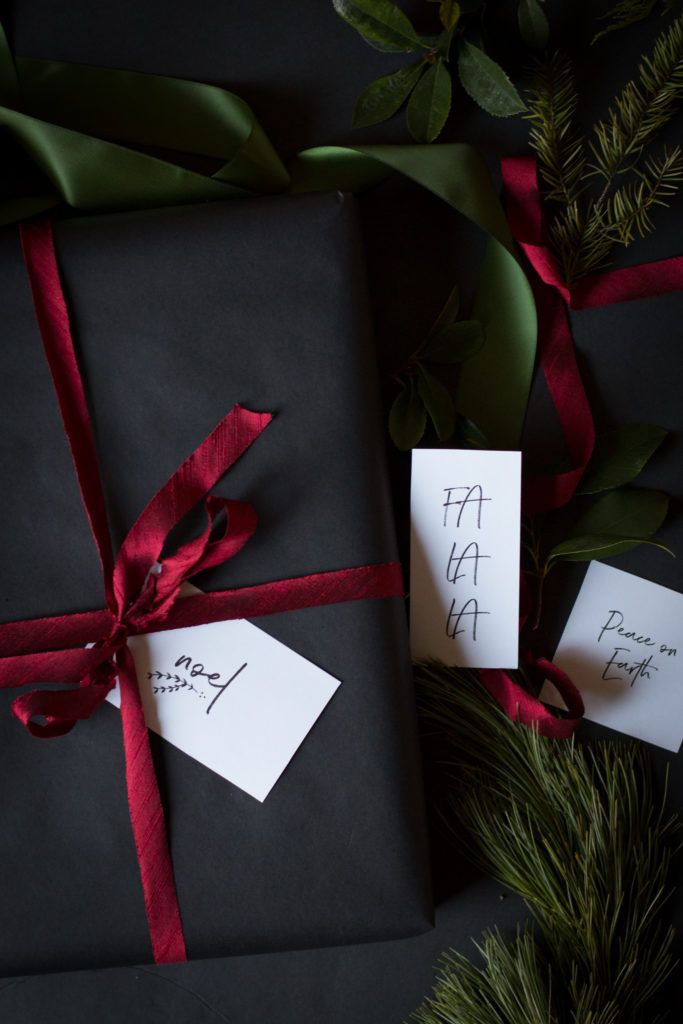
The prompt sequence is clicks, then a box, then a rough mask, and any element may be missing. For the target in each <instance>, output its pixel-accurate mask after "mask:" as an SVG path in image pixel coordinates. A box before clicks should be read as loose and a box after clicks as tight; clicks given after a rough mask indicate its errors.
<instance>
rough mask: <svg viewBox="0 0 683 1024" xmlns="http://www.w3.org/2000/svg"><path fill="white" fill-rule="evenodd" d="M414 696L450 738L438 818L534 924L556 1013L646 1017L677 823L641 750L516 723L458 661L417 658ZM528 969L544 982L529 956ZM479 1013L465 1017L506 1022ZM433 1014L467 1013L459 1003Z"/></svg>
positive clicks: (658, 964) (666, 952)
mask: <svg viewBox="0 0 683 1024" xmlns="http://www.w3.org/2000/svg"><path fill="white" fill-rule="evenodd" d="M418 694H419V698H420V703H421V709H422V716H423V720H424V722H425V723H426V725H427V727H428V728H429V729H430V730H431V731H432V732H434V733H436V734H437V735H438V736H439V737H440V738H441V740H442V742H443V745H444V752H443V760H444V764H445V766H446V771H447V776H448V781H449V791H450V800H449V804H448V812H447V814H446V815H445V817H446V820H447V822H448V824H449V825H450V827H452V828H454V830H455V831H456V832H457V836H458V841H459V842H461V843H462V841H463V835H464V839H465V843H466V845H467V846H468V847H469V850H470V853H471V855H472V856H473V858H474V859H475V861H476V862H477V863H479V865H480V866H481V867H482V868H483V869H484V870H485V871H487V872H488V873H490V874H491V875H493V876H494V877H495V878H497V879H499V880H500V881H501V882H503V883H504V884H506V885H509V886H510V887H511V888H513V889H514V890H515V891H517V892H518V893H520V894H521V895H522V896H523V897H524V899H525V900H526V902H527V904H528V906H529V908H530V910H531V912H532V913H533V915H534V917H535V918H536V920H537V921H538V923H539V925H540V927H541V929H542V932H543V937H544V940H545V948H546V949H547V952H548V964H549V972H550V973H549V977H550V982H551V983H552V984H551V991H552V1009H553V1011H554V1012H555V1013H556V1014H557V1015H558V1018H559V1019H562V1020H563V1021H571V1022H573V1024H584V1022H586V1021H591V1024H636V1022H640V1021H643V1020H646V1019H648V1018H647V1017H646V1016H645V1013H646V1010H647V1008H648V1006H649V1003H650V1002H651V1000H652V998H653V996H654V995H655V994H656V993H657V992H658V991H659V989H660V987H661V985H662V984H663V982H664V981H665V980H666V978H667V977H668V976H669V974H670V973H671V971H672V970H673V968H674V966H675V965H674V962H673V957H672V952H671V946H672V941H673V932H672V930H671V929H670V928H666V927H665V926H664V925H663V923H662V922H661V920H660V915H661V911H662V908H663V906H664V904H665V902H666V899H667V898H668V895H669V891H670V890H669V889H668V888H667V876H668V872H669V867H670V862H671V859H672V856H673V853H674V847H675V845H676V843H677V841H678V830H679V825H678V823H677V821H676V820H675V819H671V818H667V817H666V816H665V812H664V808H663V802H660V803H659V805H658V803H657V800H656V797H655V794H654V790H653V785H652V780H651V775H650V769H649V763H648V761H647V760H646V758H645V756H644V754H643V752H642V750H641V748H640V747H639V746H637V745H636V744H631V745H626V744H607V743H599V744H595V745H594V746H593V747H586V746H583V745H581V744H579V743H577V742H575V741H560V742H557V741H552V740H547V739H544V738H543V737H540V736H539V735H538V734H537V733H536V732H535V731H532V730H530V729H527V728H524V727H521V726H519V725H517V724H515V723H513V722H511V721H510V719H509V718H507V716H506V715H505V714H504V713H503V712H502V711H501V709H500V708H499V707H498V706H497V705H496V704H495V703H494V702H493V701H492V700H491V698H490V697H489V696H488V694H487V693H486V692H485V691H484V689H483V687H482V686H481V684H480V683H479V681H478V679H477V677H476V675H475V674H474V673H472V672H469V671H466V670H462V669H456V668H452V669H451V668H446V667H444V666H440V665H437V664H430V665H425V666H420V667H419V668H418ZM513 952H514V951H513ZM511 955H513V954H511ZM460 970H461V966H460V967H458V972H459V971H460ZM536 973H537V971H536ZM525 979H526V984H528V985H530V986H536V985H537V983H538V979H537V978H536V976H535V974H534V970H532V969H531V967H530V965H529V964H527V967H526V969H525ZM480 980H481V979H480ZM458 998H460V997H458ZM453 1006H454V1007H456V1008H457V1009H458V1012H460V1009H459V1008H460V1006H461V1003H458V1002H457V1001H456V1002H454V1003H453ZM487 1013H488V1010H486V1012H485V1011H484V1010H482V1011H481V1014H480V1015H479V1016H476V1015H475V1013H474V1011H471V1012H470V1013H469V1016H466V1015H465V1014H464V1013H463V1014H462V1020H463V1021H464V1022H466V1024H470V1021H471V1022H472V1024H475V1022H476V1024H488V1022H489V1020H491V1021H493V1020H499V1019H501V1018H500V1017H498V1018H496V1017H495V1016H491V1015H488V1016H487ZM418 1019H419V1018H418ZM423 1019H424V1021H425V1024H427V1022H429V1024H431V1022H430V1018H429V1017H428V1016H426V1017H424V1018H423ZM432 1019H435V1020H443V1021H449V1020H453V1021H458V1024H460V1020H461V1018H460V1017H458V1016H457V1014H456V1013H455V1011H453V1015H452V1017H448V1016H444V1015H442V1017H441V1018H439V1017H438V1016H437V1017H435V1018H434V1017H433V1018H432ZM502 1019H505V1018H502ZM517 1019H518V1018H515V1017H512V1018H511V1020H513V1021H514V1022H515V1024H516V1021H517ZM529 1019H531V1020H533V1019H534V1018H533V1017H530V1018H529ZM546 1019H550V1020H552V1017H551V1016H550V1013H548V1015H547V1018H546Z"/></svg>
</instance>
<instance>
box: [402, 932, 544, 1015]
mask: <svg viewBox="0 0 683 1024" xmlns="http://www.w3.org/2000/svg"><path fill="white" fill-rule="evenodd" d="M476 948H477V950H478V951H479V953H480V954H481V956H482V958H483V960H484V965H483V967H481V968H479V967H475V966H473V964H471V963H470V961H469V960H468V959H467V957H465V956H462V955H461V954H451V955H446V956H444V957H443V960H442V962H441V969H440V975H439V979H438V981H437V984H436V988H435V990H434V995H433V996H432V998H431V999H427V1000H426V1001H425V1003H424V1004H423V1006H421V1007H420V1009H419V1010H417V1011H416V1012H415V1013H414V1014H413V1015H412V1017H413V1020H415V1021H416V1022H417V1024H500V1022H501V1021H505V1022H506V1024H557V1017H556V1016H555V1015H554V1014H552V1012H551V1011H550V1010H549V1003H550V991H549V983H548V982H549V978H548V967H547V964H545V963H544V960H543V958H542V956H541V953H540V951H539V949H538V946H537V945H536V942H535V941H534V938H533V934H532V932H531V931H530V930H529V929H525V930H524V931H521V932H518V934H517V938H516V939H515V940H514V941H513V942H511V943H508V942H505V941H504V940H503V939H502V938H501V936H500V934H499V933H498V932H489V933H486V934H485V935H484V938H483V941H482V945H481V946H479V945H477V947H476Z"/></svg>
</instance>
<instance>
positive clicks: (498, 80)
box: [332, 0, 548, 142]
mask: <svg viewBox="0 0 683 1024" xmlns="http://www.w3.org/2000/svg"><path fill="white" fill-rule="evenodd" d="M430 2H432V3H433V0H430ZM332 3H333V6H334V9H335V11H336V12H337V14H339V16H340V17H341V18H343V19H344V20H345V21H346V22H348V24H349V25H351V26H352V27H353V28H354V29H355V30H356V31H357V32H358V33H359V34H360V35H361V36H362V37H363V38H364V39H365V41H366V42H367V43H369V44H370V46H374V47H375V48H376V49H379V50H384V51H387V52H394V53H408V54H411V55H412V56H413V58H414V62H413V63H412V64H408V65H407V66H404V67H401V68H399V69H398V70H397V71H394V72H393V73H392V74H390V75H384V76H383V77H382V78H378V79H377V80H376V81H374V82H371V83H370V85H368V86H366V88H365V89H364V90H363V92H362V93H361V94H360V96H359V98H358V101H357V103H356V109H355V112H354V118H353V123H354V127H356V128H365V127H369V126H370V125H373V124H378V123H379V122H380V121H385V120H387V118H389V117H392V116H393V115H394V114H395V113H396V112H397V111H398V110H399V109H400V108H401V107H402V106H403V104H404V103H405V104H406V105H407V106H406V123H407V126H408V130H409V132H410V134H411V135H412V136H413V138H414V139H416V141H418V142H433V141H434V139H436V138H437V137H438V136H439V135H440V134H441V131H442V130H443V128H444V125H445V124H446V121H447V119H448V116H449V113H450V110H451V105H452V100H453V81H452V78H451V70H450V64H451V62H453V63H455V65H456V67H457V74H458V79H459V81H460V85H461V86H462V88H463V89H464V90H465V92H466V93H468V94H469V96H471V98H472V99H473V100H474V101H475V102H476V103H478V104H479V106H481V107H482V108H483V109H484V110H486V111H487V112H488V113H489V114H492V115H494V116H495V117H510V116H512V115H513V114H518V113H520V112H521V111H523V110H524V109H525V106H524V102H523V100H522V98H521V96H520V95H519V93H518V92H517V89H516V88H515V86H514V85H513V84H512V82H511V81H510V79H509V78H508V76H507V75H506V74H505V72H504V71H503V69H502V68H501V67H500V65H499V64H497V63H496V61H495V60H493V59H492V58H491V57H490V56H489V55H488V53H487V52H486V46H485V44H482V45H475V44H474V43H473V42H472V38H471V37H472V35H475V37H476V38H477V39H478V41H480V40H481V39H484V38H485V36H486V32H485V15H486V8H487V5H486V3H485V2H484V0H481V2H474V3H470V4H468V5H467V6H465V5H464V4H461V3H458V2H457V0H438V27H439V32H438V35H435V36H422V35H420V34H419V33H418V32H417V30H416V29H415V28H414V26H413V24H412V22H411V21H410V19H409V18H408V17H407V15H406V14H405V13H404V12H403V11H402V10H401V8H400V7H398V6H397V4H396V3H394V0H332ZM542 3H544V0H519V7H518V10H519V26H520V32H521V34H522V37H523V38H524V39H525V41H526V42H527V43H528V45H530V46H533V47H536V48H542V47H543V46H544V45H545V42H546V41H547V35H548V23H547V20H546V18H545V14H544V13H543V10H542V8H541V4H542ZM415 58H417V59H416V60H415Z"/></svg>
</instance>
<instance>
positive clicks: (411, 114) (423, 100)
mask: <svg viewBox="0 0 683 1024" xmlns="http://www.w3.org/2000/svg"><path fill="white" fill-rule="evenodd" d="M450 109H451V76H450V72H449V70H448V68H447V67H446V65H445V64H444V62H443V61H442V60H441V59H440V58H439V59H438V60H437V61H436V62H435V63H434V64H432V66H431V67H430V68H429V70H428V71H427V72H426V73H425V74H424V75H423V76H422V78H421V79H420V81H419V82H418V83H417V85H416V86H415V88H414V89H413V93H412V95H411V97H410V100H409V101H408V111H407V123H408V131H409V132H410V134H411V135H412V136H413V138H414V139H415V140H416V141H417V142H433V141H434V139H435V138H436V137H437V135H438V134H439V132H440V131H441V129H442V128H443V126H444V124H445V123H446V118H447V117H448V112H449V110H450Z"/></svg>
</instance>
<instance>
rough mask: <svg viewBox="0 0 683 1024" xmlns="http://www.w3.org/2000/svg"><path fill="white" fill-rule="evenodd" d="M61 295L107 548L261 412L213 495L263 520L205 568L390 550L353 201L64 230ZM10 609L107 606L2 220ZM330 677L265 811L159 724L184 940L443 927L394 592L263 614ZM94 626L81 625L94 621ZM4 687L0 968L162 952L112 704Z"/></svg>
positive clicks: (266, 625) (243, 206)
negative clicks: (60, 714) (435, 910)
mask: <svg viewBox="0 0 683 1024" xmlns="http://www.w3.org/2000/svg"><path fill="white" fill-rule="evenodd" d="M55 239H56V244H57V250H58V255H59V264H60V270H61V275H62V281H63V287H64V291H65V294H66V298H67V301H68V305H69V310H70V314H71V319H72V326H73V333H74V337H75V343H76V347H77V351H78V356H79V361H80V366H81V372H82V377H83V380H84V382H85V387H86V391H87V396H88V402H89V408H90V415H91V419H92V423H93V426H94V430H95V435H96V444H97V449H98V455H99V461H100V468H101V474H102V478H103V481H104V487H105V492H106V500H107V505H108V513H109V519H110V524H111V530H112V534H113V537H114V540H115V542H116V543H117V544H118V543H120V542H121V540H122V538H123V537H124V536H125V534H126V532H127V531H128V529H129V528H130V526H131V524H132V523H133V522H134V520H135V518H136V517H137V516H138V514H139V513H140V511H141V510H142V509H143V507H144V506H145V505H146V503H147V502H148V501H149V499H150V498H151V497H152V495H153V494H154V493H155V492H156V491H157V490H158V489H159V487H160V486H161V485H162V484H163V483H164V482H165V481H166V480H167V478H168V477H169V476H170V475H171V473H173V472H174V470H175V469H177V467H178V466H179V465H180V464H181V462H182V461H183V459H184V458H185V457H186V456H187V455H188V454H189V453H190V452H192V451H193V450H194V449H195V448H196V447H197V445H198V444H199V443H200V442H201V441H202V440H203V438H204V437H205V436H206V434H207V433H208V432H209V431H210V430H211V428H212V427H213V426H215V424H216V422H217V421H218V420H220V419H221V418H222V417H223V416H224V415H225V414H226V413H227V412H228V411H229V410H230V408H231V407H232V406H233V405H234V404H235V403H237V402H239V403H241V404H242V405H245V406H247V407H249V408H252V409H256V410H270V411H272V412H274V413H275V416H274V419H273V422H272V423H271V425H270V426H269V428H268V430H267V432H266V434H265V435H264V437H263V439H261V440H260V441H259V443H258V444H257V445H255V446H254V447H253V449H251V450H250V452H249V455H248V458H244V459H242V460H241V461H240V462H238V463H237V464H236V465H235V466H234V467H233V468H232V469H231V471H230V473H229V476H227V477H226V479H225V481H223V482H222V483H221V484H219V486H218V487H217V489H216V492H217V493H221V494H226V495H229V496H230V497H232V498H239V499H242V500H247V501H250V502H252V503H253V504H254V505H255V507H256V509H257V511H258V516H259V529H258V532H257V533H256V535H255V536H254V537H253V538H252V540H251V541H250V543H249V545H248V546H247V547H246V548H245V550H244V552H242V553H241V554H240V556H239V557H238V558H235V559H233V560H231V561H230V562H228V563H225V564H224V565H222V566H219V567H218V568H216V569H212V570H210V571H209V572H208V573H205V574H203V576H202V577H201V578H200V579H199V580H198V581H197V582H198V584H199V585H200V586H201V587H202V588H204V589H206V590H209V591H211V590H217V589H222V588H226V587H238V586H248V585H252V584H256V583H262V582H265V581H269V580H276V579H283V578H288V577H293V576H301V575H303V574H306V573H316V572H320V571H323V570H330V569H343V568H347V567H352V566H358V565H365V564H368V563H381V562H387V561H391V560H394V559H395V557H396V552H395V542H394V535H393V522H392V512H391V507H390V502H389V495H388V488H387V481H386V477H385V470H384V463H383V450H382V449H383V434H382V422H381V417H380V415H379V410H378V407H377V396H376V393H375V380H374V370H373V355H372V344H371V339H370V336H369V330H368V314H367V307H366V300H365V295H364V281H363V274H362V260H361V258H360V256H359V247H358V239H357V234H356V225H355V215H354V210H353V206H352V202H351V200H349V199H348V198H346V197H342V196H340V195H337V194H325V195H316V196H305V197H293V198H292V197H288V198H278V199H268V200H247V201H240V202H233V203H227V204H217V203H216V204H206V205H204V206H201V207H178V208H174V209H168V210H161V211H148V212H143V213H129V214H117V215H110V216H106V217H91V218H84V219H79V220H70V221H64V222H61V223H59V224H57V225H56V227H55ZM0 265H2V268H3V275H2V283H1V284H0V293H1V294H2V299H3V308H4V313H5V334H4V343H3V346H2V349H1V351H0V396H1V397H0V401H1V406H0V407H1V408H2V432H1V433H0V474H1V476H2V481H3V484H2V502H1V504H0V528H1V531H2V539H3V544H2V553H1V555H0V565H1V566H2V606H1V608H0V622H11V621H15V620H18V619H27V618H34V617H38V616H45V615H57V614H65V613H71V612H76V611H83V610H87V609H91V608H101V607H102V605H103V595H102V582H101V573H100V571H99V566H98V562H97V555H96V552H95V548H94V546H93V542H92V537H91V535H90V532H89V529H88V524H87V520H86V515H85V511H84V509H83V506H82V504H81V500H80V495H79V492H78V486H77V483H76V479H75V476H74V472H73V466H72V463H71V459H70V454H69V448H68V444H67V440H66V437H65V434H64V430H63V427H62V424H61V420H60V417H59V411H58V408H57V404H56V400H55V394H54V388H53V385H52V381H51V379H50V374H49V371H48V367H47V364H46V360H45V356H44V353H43V349H42V345H41V341H40V336H39V333H38V329H37V326H36V320H35V315H34V310H33V306H32V302H31V296H30V290H29V284H28V280H27V277H26V270H25V267H24V264H23V261H22V256H21V251H20V246H19V239H18V235H17V232H16V230H15V229H6V230H4V231H3V232H2V234H1V235H0ZM257 624H258V626H259V627H260V628H262V629H264V630H266V632H268V633H270V634H271V635H272V636H274V637H276V638H277V639H278V640H280V641H281V642H283V643H285V644H286V645H287V646H289V647H290V648H292V649H293V650H294V651H296V652H297V653H298V654H300V655H302V656H303V657H305V658H307V659H309V660H310V661H311V662H313V663H314V664H315V665H318V666H320V667H321V668H322V669H324V670H326V671H327V672H329V673H330V674H331V675H333V676H335V677H336V678H338V679H340V680H341V683H342V684H341V687H340V688H339V690H338V692H337V694H336V695H335V697H334V699H333V701H332V702H331V703H330V705H329V706H328V707H327V709H326V710H325V711H324V713H323V715H322V717H321V718H320V720H319V721H318V722H317V723H316V725H315V726H314V728H313V730H312V731H311V733H310V734H309V735H308V737H307V738H306V740H305V741H304V743H303V745H302V747H301V748H300V749H299V751H298V752H297V754H296V755H295V757H294V759H293V761H292V762H291V764H290V766H289V768H288V769H287V770H286V772H285V774H284V775H283V776H282V778H281V779H280V781H279V782H278V783H277V785H276V786H275V788H274V790H273V791H272V793H271V794H270V795H269V796H268V798H267V799H266V801H265V802H264V803H259V802H257V801H256V800H254V799H253V798H252V797H250V796H248V795H247V794H245V793H243V792H242V791H241V790H239V789H237V788H236V787H235V786H233V785H231V784H230V783H229V782H226V781H225V780H224V779H222V778H220V777H219V776H218V775H216V774H214V773H213V772H211V771H209V770H208V769H207V768H205V767H203V766H202V765H201V764H199V763H198V762H197V761H195V760H193V759H191V758H189V757H187V756H186V755H185V754H183V753H181V752H180V751H178V750H177V749H175V748H174V747H172V746H170V745H169V744H167V743H165V742H164V741H162V740H159V739H158V738H157V737H155V736H152V746H153V751H154V758H155V765H156V770H157V777H158V780H159V785H160V789H161V793H162V797H163V801H164V805H165V808H166V815H167V826H168V832H169V839H170V846H171V854H172V859H173V865H174V870H175V876H176V882H177V887H178V896H179V902H180V907H181V912H182V917H183V924H184V930H185V937H186V941H187V948H188V955H189V956H190V957H191V958H194V957H207V956H218V955H226V954H235V953H247V952H265V951H270V950H280V949H292V948H306V947H315V946H322V945H334V944H342V943H350V942H359V941H371V940H376V939H388V938H393V937H399V936H406V935H411V934H416V933H418V932H421V931H424V930H426V929H427V928H428V927H429V926H430V914H431V911H430V904H429V886H428V880H427V869H426V852H425V847H424V822H423V811H422V793H421V783H420V774H419V761H418V757H417V750H416V736H415V725H414V709H413V701H412V689H411V675H410V663H409V655H408V649H407V635H406V624H405V613H404V608H403V602H402V600H401V599H400V598H391V599H383V600H373V601H353V602H349V603H341V604H334V605H329V606H326V607H316V608H310V609H307V610H304V611H296V612H286V613H281V614H277V615H269V616H267V617H263V618H260V619H259V620H258V622H257ZM93 639H96V638H93ZM13 696H15V694H14V693H13V692H12V691H9V692H7V691H6V692H4V693H3V694H2V697H1V705H0V735H1V736H2V754H1V756H0V773H1V774H2V793H3V796H2V828H1V830H0V903H1V905H2V908H3V927H2V929H1V930H0V970H1V971H2V973H3V974H6V975H7V974H17V973H26V972H29V971H41V972H42V971H52V970H63V969H72V968H80V967H91V966H105V965H114V964H126V963H136V962H145V961H149V960H150V959H151V954H150V944H149V936H148V931H147V922H146V918H145V910H144V903H143V899H142V891H141V886H140V877H139V872H138V865H137V861H136V854H135V848H134V844H133V838H132V833H131V828H130V822H129V819H128V809H127V804H126V791H125V784H124V761H123V750H122V744H121V724H120V720H119V712H118V711H117V710H116V709H115V708H113V707H111V706H109V705H107V704H105V705H102V706H101V707H100V708H99V709H98V710H97V712H96V713H95V714H94V715H93V717H92V718H90V719H89V720H88V721H86V722H82V723H80V724H79V725H78V726H77V728H75V729H74V730H73V731H72V732H70V733H69V734H68V735H67V736H65V737H62V738H60V739H51V740H46V741H39V740H36V739H34V738H33V737H31V736H29V735H28V733H26V732H25V731H24V730H23V729H22V728H21V726H20V725H19V723H18V722H17V721H16V720H15V719H14V718H13V717H12V715H11V712H10V707H9V705H10V702H11V700H12V698H13Z"/></svg>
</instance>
